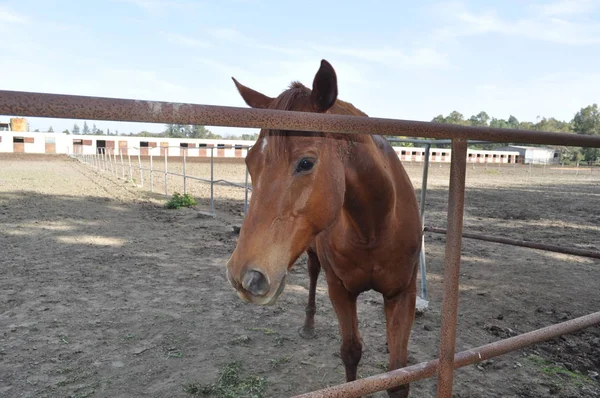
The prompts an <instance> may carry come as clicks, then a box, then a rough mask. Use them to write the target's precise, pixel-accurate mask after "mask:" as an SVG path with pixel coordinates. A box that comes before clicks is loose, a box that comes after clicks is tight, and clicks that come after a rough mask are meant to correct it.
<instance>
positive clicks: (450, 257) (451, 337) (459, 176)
mask: <svg viewBox="0 0 600 398" xmlns="http://www.w3.org/2000/svg"><path fill="white" fill-rule="evenodd" d="M466 157H467V140H466V139H463V138H454V139H452V159H451V163H450V188H449V192H448V230H447V234H446V250H445V258H444V299H443V302H442V329H441V334H440V362H439V368H438V385H437V393H438V395H437V396H438V398H450V397H452V384H453V382H454V351H455V348H456V319H457V316H458V280H459V275H460V252H461V246H462V230H463V228H462V227H463V214H464V205H465V203H464V199H465V174H466Z"/></svg>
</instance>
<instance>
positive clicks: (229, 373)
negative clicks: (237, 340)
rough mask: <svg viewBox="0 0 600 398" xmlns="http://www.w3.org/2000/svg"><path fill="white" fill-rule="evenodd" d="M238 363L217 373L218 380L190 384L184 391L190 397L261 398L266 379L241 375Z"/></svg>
mask: <svg viewBox="0 0 600 398" xmlns="http://www.w3.org/2000/svg"><path fill="white" fill-rule="evenodd" d="M242 370H243V369H242V365H241V363H240V362H237V361H236V362H230V363H228V364H227V365H225V366H224V367H223V368H222V369H221V370H220V371H219V378H218V379H217V381H216V382H215V383H212V384H200V383H190V384H187V385H186V386H185V387H184V391H185V392H186V393H188V394H190V395H192V396H195V397H201V396H213V397H217V398H262V397H263V394H264V393H265V389H266V379H265V378H264V377H259V376H255V375H245V376H244V375H242Z"/></svg>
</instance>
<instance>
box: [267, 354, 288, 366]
mask: <svg viewBox="0 0 600 398" xmlns="http://www.w3.org/2000/svg"><path fill="white" fill-rule="evenodd" d="M289 361H290V357H288V356H285V357H281V358H273V359H270V360H269V364H270V365H271V367H272V368H273V369H276V368H278V367H280V366H281V365H283V364H284V363H288V362H289Z"/></svg>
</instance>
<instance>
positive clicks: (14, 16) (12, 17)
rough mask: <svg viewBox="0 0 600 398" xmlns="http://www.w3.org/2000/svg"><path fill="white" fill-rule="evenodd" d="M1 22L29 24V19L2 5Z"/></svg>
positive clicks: (0, 8)
mask: <svg viewBox="0 0 600 398" xmlns="http://www.w3.org/2000/svg"><path fill="white" fill-rule="evenodd" d="M0 22H1V23H15V24H25V23H28V22H29V19H28V18H27V17H25V16H23V15H20V14H18V13H16V12H14V11H11V10H10V9H9V8H8V7H6V6H3V5H0Z"/></svg>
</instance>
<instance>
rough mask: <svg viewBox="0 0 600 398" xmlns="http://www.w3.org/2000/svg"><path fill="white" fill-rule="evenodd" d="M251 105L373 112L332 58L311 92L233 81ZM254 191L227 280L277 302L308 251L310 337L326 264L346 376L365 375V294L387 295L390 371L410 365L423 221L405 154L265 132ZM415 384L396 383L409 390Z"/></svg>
mask: <svg viewBox="0 0 600 398" xmlns="http://www.w3.org/2000/svg"><path fill="white" fill-rule="evenodd" d="M233 80H234V82H235V84H236V86H237V88H238V90H239V92H240V94H241V96H242V98H243V99H244V101H245V102H246V103H247V104H248V105H249V106H250V107H252V108H268V109H281V110H291V111H300V112H320V113H334V114H343V115H356V116H367V115H366V114H364V113H363V112H361V111H359V110H358V109H356V108H355V107H354V106H353V105H352V104H349V103H347V102H344V101H341V100H339V99H337V95H338V88H337V77H336V74H335V71H334V69H333V67H332V66H331V65H330V64H329V63H328V62H327V61H325V60H322V61H321V66H320V68H319V70H318V72H317V74H316V76H315V78H314V81H313V87H312V90H309V89H308V88H307V87H305V86H303V85H302V84H301V83H298V82H294V83H292V85H291V86H290V88H289V89H287V90H286V91H284V92H283V93H282V94H280V95H279V96H278V97H277V98H270V97H268V96H266V95H264V94H261V93H259V92H257V91H254V90H252V89H250V88H248V87H245V86H243V85H242V84H240V83H238V82H237V80H235V79H233ZM246 164H247V166H248V170H249V172H250V175H251V178H252V198H251V200H250V205H249V208H248V213H247V215H246V218H245V219H244V223H243V224H242V228H241V232H240V236H239V240H238V243H237V247H236V248H235V251H234V252H233V254H232V256H231V259H230V260H229V262H228V263H227V278H228V280H229V282H230V283H231V284H232V285H233V287H234V288H235V289H236V290H237V293H238V295H239V296H240V297H241V298H242V299H244V300H246V301H249V302H252V303H255V304H263V305H264V304H273V303H274V302H275V301H276V300H277V298H278V297H279V295H280V294H281V292H282V291H283V289H284V286H285V278H286V275H287V273H288V271H289V270H290V268H291V267H292V265H293V264H294V263H295V262H296V260H297V259H298V257H299V256H300V255H301V254H302V253H303V252H305V251H306V252H307V254H308V272H309V276H310V286H309V297H308V305H307V307H306V319H305V321H304V326H303V327H302V328H301V330H300V334H301V335H302V336H303V337H312V336H314V316H315V311H316V308H315V291H316V284H317V278H318V276H319V272H320V270H321V267H322V268H323V270H324V271H325V276H326V279H327V286H328V292H329V298H330V300H331V303H332V305H333V307H334V309H335V312H336V314H337V317H338V322H339V328H340V332H341V335H342V344H341V357H342V361H343V363H344V366H345V369H346V380H347V381H352V380H356V371H357V367H358V363H359V361H360V359H361V356H362V343H361V340H360V334H359V331H358V318H357V313H356V299H357V297H358V295H359V294H360V293H361V292H364V291H366V290H370V289H374V290H376V291H377V292H379V293H381V294H382V295H383V299H384V306H385V316H386V323H387V329H386V331H387V343H388V350H389V364H388V369H389V370H393V369H397V368H400V367H404V366H406V362H407V356H408V348H407V346H408V340H409V335H410V330H411V327H412V323H413V320H414V314H415V299H416V277H417V265H418V259H419V251H420V246H421V234H422V228H421V221H420V218H419V211H418V205H417V201H416V197H415V193H414V190H413V186H412V184H411V182H410V180H409V178H408V175H407V174H406V172H405V170H404V168H403V167H402V165H401V163H400V160H399V159H398V156H397V154H396V153H395V152H394V150H393V149H392V148H391V146H390V145H389V144H388V142H387V141H386V140H385V139H384V138H382V137H380V136H372V135H363V134H360V135H356V134H326V133H309V132H299V131H275V130H261V132H260V135H259V138H258V140H257V142H256V144H255V145H254V146H253V147H252V149H251V150H250V151H249V152H248V156H247V157H246ZM408 390H409V386H408V385H404V386H400V387H397V388H394V389H391V390H388V394H389V396H390V397H406V396H408Z"/></svg>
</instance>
